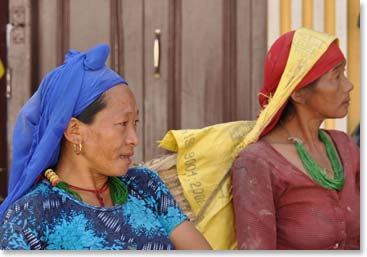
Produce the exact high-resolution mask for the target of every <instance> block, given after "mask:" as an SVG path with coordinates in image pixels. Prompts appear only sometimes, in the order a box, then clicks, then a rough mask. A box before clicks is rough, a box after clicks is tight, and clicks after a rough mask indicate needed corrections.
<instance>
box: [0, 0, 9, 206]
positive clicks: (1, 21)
mask: <svg viewBox="0 0 367 257" xmlns="http://www.w3.org/2000/svg"><path fill="white" fill-rule="evenodd" d="M8 4H9V3H8V1H7V0H5V1H0V60H1V62H2V64H3V65H4V69H5V70H6V68H7V58H6V57H7V56H6V54H7V47H6V24H7V23H8V13H9V12H8V10H9V6H8ZM6 103H7V98H6V75H5V74H4V75H3V76H2V77H0V113H1V114H0V145H1V146H2V147H0V204H1V202H2V201H3V200H4V198H5V196H6V194H7V188H8V161H7V151H6V147H5V146H6V145H7V137H6V134H7V133H6V117H7V115H6V112H7V106H6Z"/></svg>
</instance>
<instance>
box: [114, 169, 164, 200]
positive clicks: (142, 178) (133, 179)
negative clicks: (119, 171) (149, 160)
mask: <svg viewBox="0 0 367 257" xmlns="http://www.w3.org/2000/svg"><path fill="white" fill-rule="evenodd" d="M121 180H122V181H123V182H124V183H125V184H126V185H127V187H128V188H130V189H132V190H134V191H136V192H139V193H142V192H144V194H149V195H152V194H155V193H156V192H157V189H158V188H160V189H165V185H164V183H163V181H162V180H161V179H160V177H159V175H158V172H157V171H155V170H152V169H149V168H147V167H144V166H137V167H134V168H130V169H129V170H128V172H127V173H126V175H124V176H122V177H121Z"/></svg>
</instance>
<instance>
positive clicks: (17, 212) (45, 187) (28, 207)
mask: <svg viewBox="0 0 367 257" xmlns="http://www.w3.org/2000/svg"><path fill="white" fill-rule="evenodd" d="M54 197H55V192H54V191H52V189H51V185H50V184H49V183H47V182H45V181H40V182H39V183H37V184H36V185H35V186H34V187H33V188H32V189H31V190H30V191H29V192H28V193H27V194H25V195H24V196H22V197H20V198H19V199H18V200H16V201H15V202H14V203H12V204H11V205H10V206H9V208H8V209H7V211H6V212H5V217H4V222H6V221H7V220H12V219H13V218H14V217H18V218H20V217H22V216H24V217H27V216H29V215H32V216H33V218H36V217H38V216H42V210H43V209H44V208H43V207H45V202H49V203H50V202H52V199H53V198H54Z"/></svg>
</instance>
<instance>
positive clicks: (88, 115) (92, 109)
mask: <svg viewBox="0 0 367 257" xmlns="http://www.w3.org/2000/svg"><path fill="white" fill-rule="evenodd" d="M106 105H107V103H106V101H105V99H104V94H102V95H101V96H99V97H98V98H97V100H95V101H94V102H93V103H91V104H90V105H89V106H88V107H87V108H85V109H84V110H83V111H82V112H81V113H80V114H79V115H78V116H77V117H76V118H77V119H78V120H80V121H81V122H83V123H85V124H91V123H92V122H93V121H94V117H95V116H96V114H97V113H98V112H100V111H102V110H103V109H104V108H106Z"/></svg>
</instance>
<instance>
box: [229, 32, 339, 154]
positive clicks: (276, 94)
mask: <svg viewBox="0 0 367 257" xmlns="http://www.w3.org/2000/svg"><path fill="white" fill-rule="evenodd" d="M343 60H345V57H344V55H343V53H342V52H341V50H340V48H339V46H338V39H337V38H336V37H335V36H332V35H329V34H326V33H321V32H316V31H314V30H310V29H306V28H300V29H297V30H296V31H291V32H288V33H286V34H284V35H283V36H281V37H280V38H279V39H278V40H276V41H275V42H274V44H273V45H272V47H271V48H270V50H269V51H268V53H267V55H266V59H265V73H264V85H263V87H262V89H261V90H260V93H259V103H260V105H261V107H262V111H261V112H260V114H259V117H258V119H257V120H256V123H255V126H254V128H253V129H252V130H251V131H250V132H249V133H248V134H247V135H246V136H245V138H244V140H243V142H242V143H241V144H240V145H239V146H238V148H237V151H236V152H235V155H237V154H238V153H239V151H240V150H242V149H243V148H244V147H246V146H247V145H249V144H251V143H253V142H255V141H257V140H258V139H259V138H260V137H262V136H264V135H266V134H267V133H269V132H270V131H271V130H272V129H273V128H274V126H275V125H276V124H277V123H278V121H279V118H280V116H281V114H282V112H283V110H284V108H285V106H286V105H287V102H288V100H289V97H290V95H291V94H292V93H293V92H294V91H296V90H299V89H301V88H303V87H305V86H307V85H309V84H310V83H312V82H313V81H315V80H316V79H318V78H319V77H321V76H322V75H324V74H325V73H326V72H328V71H329V70H331V69H332V68H334V67H335V66H336V65H338V64H339V63H341V62H342V61H343Z"/></svg>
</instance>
